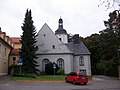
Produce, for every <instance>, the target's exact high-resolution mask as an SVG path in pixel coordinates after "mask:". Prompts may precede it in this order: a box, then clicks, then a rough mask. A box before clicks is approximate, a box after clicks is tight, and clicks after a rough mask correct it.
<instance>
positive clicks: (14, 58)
mask: <svg viewBox="0 0 120 90" xmlns="http://www.w3.org/2000/svg"><path fill="white" fill-rule="evenodd" d="M15 61H16V57H15V56H14V57H13V64H15Z"/></svg>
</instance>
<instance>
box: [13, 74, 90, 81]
mask: <svg viewBox="0 0 120 90" xmlns="http://www.w3.org/2000/svg"><path fill="white" fill-rule="evenodd" d="M12 79H13V80H35V81H64V80H65V75H55V76H54V75H40V76H36V77H35V78H31V77H12ZM89 80H92V76H89Z"/></svg>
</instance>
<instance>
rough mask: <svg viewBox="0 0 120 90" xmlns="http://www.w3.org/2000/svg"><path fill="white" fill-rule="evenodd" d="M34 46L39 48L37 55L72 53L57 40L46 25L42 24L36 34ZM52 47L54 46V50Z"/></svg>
mask: <svg viewBox="0 0 120 90" xmlns="http://www.w3.org/2000/svg"><path fill="white" fill-rule="evenodd" d="M36 44H37V46H38V48H39V49H38V51H37V52H36V53H38V54H40V53H41V54H46V53H72V52H71V51H70V50H69V49H68V47H67V46H66V45H65V44H64V43H63V42H61V41H60V40H59V39H58V38H57V36H56V35H55V34H54V33H53V32H52V30H51V29H50V28H49V26H48V25H47V24H44V25H43V27H42V28H41V30H40V31H39V32H38V36H37V43H36ZM53 45H54V46H55V49H53V47H52V46H53Z"/></svg>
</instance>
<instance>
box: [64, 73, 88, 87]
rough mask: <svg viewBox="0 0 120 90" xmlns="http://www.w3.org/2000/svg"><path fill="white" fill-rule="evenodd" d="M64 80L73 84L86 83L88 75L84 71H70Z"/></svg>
mask: <svg viewBox="0 0 120 90" xmlns="http://www.w3.org/2000/svg"><path fill="white" fill-rule="evenodd" d="M65 81H66V82H72V83H73V84H84V85H86V84H87V83H88V76H87V75H86V73H83V72H82V73H81V72H80V73H77V72H70V73H69V74H67V75H66V77H65Z"/></svg>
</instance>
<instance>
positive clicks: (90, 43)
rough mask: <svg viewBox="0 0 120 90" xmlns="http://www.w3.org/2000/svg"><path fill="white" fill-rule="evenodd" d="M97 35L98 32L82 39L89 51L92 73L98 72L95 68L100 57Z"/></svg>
mask: <svg viewBox="0 0 120 90" xmlns="http://www.w3.org/2000/svg"><path fill="white" fill-rule="evenodd" d="M99 37H100V36H99V34H92V35H91V36H89V37H86V38H84V40H83V39H82V41H83V42H84V43H85V45H86V46H87V48H88V49H89V51H90V53H91V68H92V74H98V73H99V72H98V70H97V68H96V65H97V63H99V61H100V58H101V52H100V44H99V43H100V41H99Z"/></svg>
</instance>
